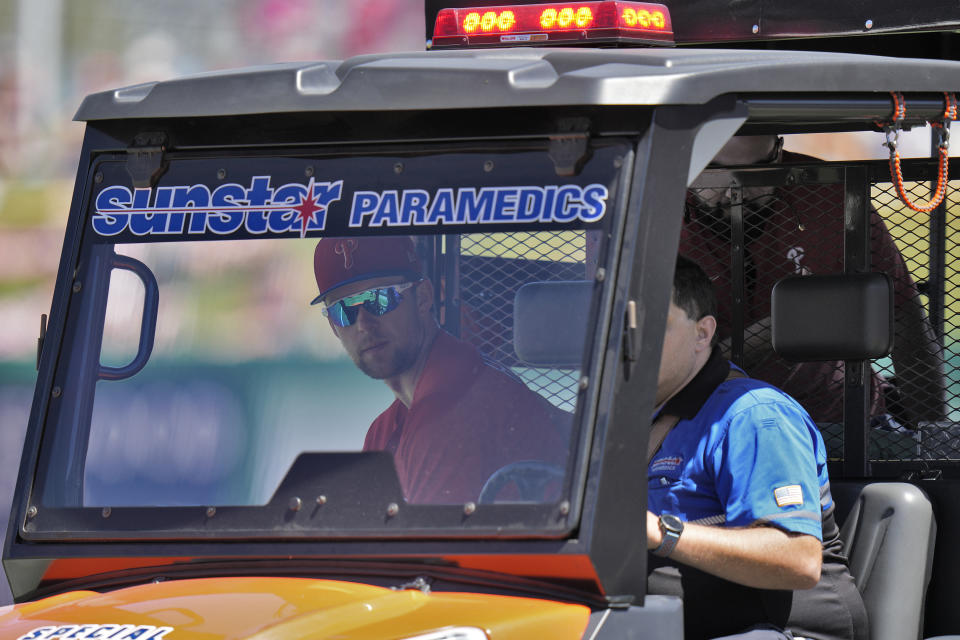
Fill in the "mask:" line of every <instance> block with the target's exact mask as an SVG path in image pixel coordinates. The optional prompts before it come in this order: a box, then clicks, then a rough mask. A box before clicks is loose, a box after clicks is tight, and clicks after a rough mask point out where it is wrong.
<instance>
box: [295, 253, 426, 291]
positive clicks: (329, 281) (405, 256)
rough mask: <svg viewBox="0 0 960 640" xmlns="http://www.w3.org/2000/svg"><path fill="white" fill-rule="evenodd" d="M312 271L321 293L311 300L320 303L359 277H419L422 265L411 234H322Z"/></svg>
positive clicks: (414, 278)
mask: <svg viewBox="0 0 960 640" xmlns="http://www.w3.org/2000/svg"><path fill="white" fill-rule="evenodd" d="M313 273H314V275H315V276H316V277H317V286H318V287H319V288H320V295H318V296H317V297H316V298H314V299H313V302H311V303H310V304H317V303H318V302H321V301H322V300H323V297H324V296H325V295H327V294H328V293H330V292H331V291H333V290H334V289H336V288H337V287H342V286H343V285H345V284H350V283H351V282H357V281H358V280H366V279H367V278H379V277H382V276H404V277H406V278H408V279H409V280H420V279H422V278H423V266H422V265H421V264H420V258H418V257H417V252H416V249H414V246H413V240H411V239H410V236H371V237H365V238H321V239H320V242H318V243H317V248H316V250H315V251H314V252H313Z"/></svg>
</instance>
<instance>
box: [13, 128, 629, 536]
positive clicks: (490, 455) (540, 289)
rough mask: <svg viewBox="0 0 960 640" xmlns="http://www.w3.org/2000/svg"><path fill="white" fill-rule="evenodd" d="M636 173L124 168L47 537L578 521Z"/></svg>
mask: <svg viewBox="0 0 960 640" xmlns="http://www.w3.org/2000/svg"><path fill="white" fill-rule="evenodd" d="M628 161H629V154H628V152H627V147H626V146H624V145H620V144H616V143H605V144H603V145H598V146H597V147H596V148H595V149H593V150H592V154H591V158H590V160H589V162H588V163H587V164H586V165H585V166H584V167H583V169H582V171H580V172H579V173H578V174H577V175H575V176H566V177H564V176H559V175H557V171H556V170H555V167H554V164H553V162H552V161H551V160H550V158H549V156H548V154H547V153H546V150H545V149H538V148H533V147H531V146H530V145H525V146H521V147H517V148H505V149H500V150H497V151H496V152H484V153H481V152H461V151H456V150H449V149H444V150H440V149H438V150H429V151H426V152H425V151H422V150H421V151H420V152H416V153H415V152H408V153H391V154H389V155H388V154H383V155H367V156H357V155H349V156H348V155H347V154H342V153H329V152H328V153H322V154H321V153H317V154H314V155H309V156H303V157H300V156H297V157H285V158H277V157H258V158H251V157H243V158H231V159H226V160H225V159H223V158H220V159H218V160H216V161H211V160H206V159H197V158H190V157H184V158H182V159H178V158H172V159H171V161H170V164H169V167H168V168H167V170H166V172H165V173H164V175H163V176H162V178H161V179H160V180H159V182H158V183H157V184H156V185H155V186H153V187H152V188H151V187H149V186H148V187H141V188H137V187H136V186H135V185H133V184H132V183H131V179H130V172H129V171H128V170H127V168H128V165H127V161H126V159H125V158H124V159H120V158H117V159H109V158H108V159H104V160H102V161H101V162H99V163H98V164H97V165H96V166H95V167H94V169H93V170H92V172H91V176H90V178H91V184H90V190H91V195H90V204H89V212H88V217H87V222H86V228H85V230H84V241H83V245H82V254H83V255H81V256H80V258H79V260H78V265H77V279H76V282H75V284H74V289H73V293H72V298H71V302H70V309H69V315H68V326H67V331H66V335H67V336H68V339H69V340H71V342H69V343H68V345H69V346H66V347H65V356H64V358H63V361H62V362H61V363H60V367H59V369H58V373H57V375H58V377H62V378H63V380H64V381H65V382H64V384H63V385H62V386H61V387H60V395H59V396H58V397H57V398H56V402H53V403H52V404H51V410H50V412H49V415H48V423H47V424H48V428H47V430H46V432H45V436H44V440H43V443H42V451H43V455H44V456H45V464H43V465H41V467H40V468H41V469H45V470H46V473H45V474H44V475H42V476H41V477H38V478H36V479H35V483H36V487H35V495H39V496H41V497H40V501H39V506H40V508H39V513H37V514H36V515H35V517H33V518H31V519H30V520H28V522H27V526H26V531H25V534H26V535H31V534H32V535H35V536H38V537H56V536H57V534H56V533H55V531H54V530H55V529H57V528H58V527H63V526H64V524H63V523H64V522H65V520H64V518H66V521H67V522H69V523H70V524H67V525H66V526H65V527H66V528H68V529H71V530H74V533H76V530H82V531H91V532H93V531H99V532H100V533H101V534H102V531H103V529H104V528H106V529H108V530H110V531H113V532H115V533H116V535H118V536H121V537H137V536H141V535H147V536H159V537H164V536H165V535H168V534H169V533H170V532H171V527H172V528H173V530H174V531H176V532H177V534H178V535H182V534H183V533H189V532H190V531H192V530H196V531H198V532H199V531H201V530H204V531H206V532H207V534H209V531H210V530H218V527H222V530H223V531H224V532H227V531H229V532H231V533H234V534H235V533H237V532H238V531H240V532H244V531H245V532H246V533H248V534H249V533H253V534H254V535H256V534H257V532H259V533H260V534H262V535H267V534H269V535H271V536H278V535H279V536H283V535H287V534H291V535H293V534H294V533H295V534H296V535H302V534H303V532H304V531H311V530H312V531H316V532H318V534H319V535H322V534H323V533H324V532H327V533H330V532H336V533H337V534H338V535H342V534H343V533H344V532H352V533H353V534H361V535H362V534H363V533H364V532H377V531H380V532H381V533H382V531H383V530H384V528H385V527H391V526H392V527H395V528H396V529H397V530H403V529H407V528H417V529H422V528H424V527H432V528H440V529H446V530H449V531H451V532H452V533H457V532H460V531H468V530H471V529H470V528H471V527H479V528H481V529H483V528H486V527H494V528H497V529H502V527H503V519H504V518H509V520H510V521H511V522H520V523H521V525H522V526H521V528H520V529H519V530H518V533H522V532H523V531H525V530H526V531H528V530H529V528H530V527H533V528H540V529H548V530H556V531H560V530H562V529H563V528H564V526H565V525H564V524H563V519H560V521H559V524H557V522H558V521H557V518H556V515H557V513H560V512H563V513H569V512H570V504H571V500H573V501H574V502H576V499H575V495H577V494H578V492H579V489H578V488H577V487H576V486H575V482H574V478H575V477H576V476H577V472H576V470H577V468H578V466H579V465H580V459H581V454H582V453H583V452H584V449H585V447H584V442H585V438H587V437H588V435H589V434H587V433H585V432H582V430H581V429H580V428H579V426H578V425H579V424H580V423H581V419H580V416H581V415H582V413H583V412H584V411H585V410H586V407H587V406H588V404H589V403H588V402H587V401H586V399H587V398H588V397H589V396H590V389H589V387H588V386H587V385H584V384H583V383H582V382H581V379H582V378H584V377H585V376H586V375H587V374H589V373H590V370H591V368H592V367H594V366H598V364H597V363H596V362H595V361H594V358H593V357H592V356H591V353H592V350H593V345H594V342H595V340H596V339H597V338H596V336H597V332H598V331H599V330H602V328H600V327H598V326H596V323H595V322H594V321H593V319H595V318H597V317H603V314H601V313H598V309H599V307H600V305H601V304H604V303H605V296H604V292H605V289H604V284H603V278H602V270H603V269H604V268H605V265H606V261H607V260H608V259H609V256H608V253H609V251H608V246H607V242H606V240H605V239H606V238H609V237H610V235H611V229H612V228H613V224H614V222H613V221H614V220H615V219H616V218H617V217H618V213H617V208H618V206H619V203H618V202H617V199H618V198H617V194H618V192H619V190H620V188H621V186H620V184H619V181H620V179H621V177H620V176H621V171H622V170H623V166H624V164H625V162H628ZM598 271H599V272H601V276H600V277H598ZM67 380H69V381H70V382H66V381H67ZM441 507H444V508H441ZM170 511H176V512H177V513H180V512H182V513H184V514H189V515H185V516H184V517H182V518H179V519H176V520H175V524H173V525H171V524H170V523H171V519H170V518H169V517H167V516H164V515H161V514H163V513H169V512H170ZM447 511H450V513H456V517H455V518H454V517H450V516H446V515H438V514H442V513H445V512H447ZM507 511H509V512H510V513H511V515H509V516H507V515H502V514H506V513H507ZM501 512H502V514H501V515H497V514H498V513H501ZM465 513H466V514H467V515H468V516H473V514H474V513H476V517H473V518H472V520H471V518H464V514H465ZM485 513H486V514H487V515H484V514H485ZM518 514H519V515H518ZM524 514H526V515H524ZM44 516H46V518H45V517H44ZM524 522H526V523H527V525H529V526H526V525H523V523H524ZM91 535H92V533H91Z"/></svg>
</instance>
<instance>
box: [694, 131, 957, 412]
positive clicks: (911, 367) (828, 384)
mask: <svg viewBox="0 0 960 640" xmlns="http://www.w3.org/2000/svg"><path fill="white" fill-rule="evenodd" d="M782 144H783V139H782V138H777V137H776V136H772V135H771V136H738V137H735V138H732V139H731V141H730V142H728V143H727V145H726V146H724V148H723V149H722V150H721V151H720V153H719V154H717V156H716V157H715V158H714V164H717V165H724V166H732V165H740V164H762V163H770V164H775V163H776V164H780V163H782V164H788V163H798V162H803V163H815V162H819V161H818V160H817V159H816V158H811V157H809V156H803V155H800V154H795V153H790V152H788V151H783V149H782ZM729 203H730V193H729V189H724V188H705V187H704V184H703V178H702V177H701V178H698V180H697V181H695V182H694V184H693V185H692V188H691V191H690V194H689V196H688V200H687V211H686V215H685V218H684V225H683V231H682V234H681V240H680V253H681V254H683V255H686V256H689V257H690V258H692V259H694V260H696V261H697V262H698V263H699V264H700V265H701V266H702V267H703V269H704V271H706V272H707V274H709V275H710V277H711V279H712V280H713V282H714V286H715V288H716V291H717V297H718V303H719V308H718V312H719V313H718V324H719V326H718V331H719V333H720V337H721V339H724V340H729V338H730V333H731V330H732V311H733V306H732V305H734V304H736V302H735V301H734V300H733V297H734V295H733V291H734V287H733V278H734V277H735V276H736V274H734V273H733V269H732V262H731V246H732V241H731V222H730V206H729ZM843 203H844V191H843V185H842V184H805V185H794V186H789V187H777V188H773V187H746V188H744V189H743V204H744V206H743V211H744V220H743V226H744V231H743V234H744V246H743V249H744V264H745V274H744V287H743V290H744V299H743V300H742V301H741V302H740V305H741V308H742V309H743V318H744V319H743V322H744V326H745V331H744V338H745V349H744V366H745V368H746V370H747V371H748V372H749V373H750V375H752V376H753V377H756V378H759V379H761V380H765V381H767V382H770V383H771V384H773V385H775V386H777V387H779V388H781V389H782V390H784V391H786V392H787V393H788V394H790V395H791V396H793V397H794V398H796V399H797V400H798V401H799V402H800V403H801V404H802V405H803V406H804V408H806V409H807V410H808V411H809V412H810V415H811V416H813V418H814V420H816V421H817V422H841V421H842V420H843V386H844V373H843V367H842V363H839V362H803V363H795V362H787V361H785V360H782V359H780V358H778V357H776V356H775V355H774V354H773V352H772V350H771V349H770V339H769V336H770V333H769V330H770V321H769V317H770V291H771V289H772V288H773V285H774V284H775V283H776V282H777V281H778V280H780V279H781V278H784V277H786V276H790V275H808V274H812V273H816V274H828V273H842V272H843V271H844V248H843V242H844V214H843V206H844V204H843ZM870 258H871V269H872V270H874V271H880V272H884V273H886V274H887V275H889V276H890V278H891V279H892V281H893V287H894V294H895V295H894V305H895V313H894V317H895V332H896V335H895V340H894V348H893V353H892V354H891V357H892V360H893V365H894V369H895V371H896V377H897V390H898V392H899V395H900V397H901V405H902V408H901V411H900V412H899V414H898V416H897V417H898V418H899V419H900V420H901V421H903V422H905V423H907V424H908V425H910V426H912V427H914V428H915V427H916V425H917V422H918V421H921V420H935V419H937V418H939V417H942V415H943V398H944V377H943V371H942V365H941V357H940V353H939V352H940V348H939V344H938V342H937V339H936V337H935V336H934V334H933V330H932V328H931V326H930V324H929V322H928V321H927V318H926V314H925V311H924V308H923V304H922V302H921V300H920V297H919V293H918V292H917V289H916V286H915V284H914V282H913V279H912V278H911V276H910V273H909V271H908V269H907V266H906V264H905V263H904V260H903V257H902V256H901V255H900V251H899V250H898V249H897V246H896V244H895V243H894V241H893V238H892V237H891V236H890V233H889V231H888V230H887V227H886V224H885V223H884V221H883V219H882V218H881V217H880V215H879V214H878V213H877V212H876V211H875V210H874V209H873V208H871V209H870ZM885 385H886V383H885V382H884V381H883V380H882V379H881V378H880V376H879V375H878V374H877V373H876V372H874V374H873V379H872V381H871V390H872V403H871V415H873V416H877V415H881V414H884V413H885V412H886V411H887V410H888V409H889V407H886V406H885V404H884V398H883V395H882V393H881V390H882V388H883V387H884V386H885Z"/></svg>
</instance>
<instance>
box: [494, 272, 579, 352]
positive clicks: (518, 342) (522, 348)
mask: <svg viewBox="0 0 960 640" xmlns="http://www.w3.org/2000/svg"><path fill="white" fill-rule="evenodd" d="M592 297H593V282H592V281H586V280H583V281H581V280H577V281H570V282H566V281H556V282H528V283H527V284H525V285H523V286H522V287H520V288H519V289H517V294H516V297H515V298H514V303H513V348H514V351H516V352H517V357H518V358H519V359H520V360H522V361H523V362H525V363H526V364H530V365H533V366H543V367H580V366H581V365H582V360H583V346H584V341H585V339H586V333H587V320H588V317H589V316H588V314H589V312H590V303H591V298H592Z"/></svg>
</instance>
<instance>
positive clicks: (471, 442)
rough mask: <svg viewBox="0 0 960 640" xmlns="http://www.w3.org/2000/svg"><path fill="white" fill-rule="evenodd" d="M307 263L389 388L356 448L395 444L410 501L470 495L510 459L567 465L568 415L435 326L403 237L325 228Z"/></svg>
mask: <svg viewBox="0 0 960 640" xmlns="http://www.w3.org/2000/svg"><path fill="white" fill-rule="evenodd" d="M314 273H315V275H316V278H317V285H318V287H319V288H320V295H318V296H317V298H316V299H315V300H314V301H313V303H312V304H317V303H323V304H324V315H326V316H327V319H328V321H329V323H330V327H331V329H332V330H333V332H334V334H335V335H336V336H337V338H339V340H340V342H341V344H342V345H343V348H344V349H345V350H346V352H347V354H348V355H349V356H350V358H351V359H352V360H353V361H354V363H355V364H356V365H357V367H358V368H359V369H360V370H361V371H363V372H364V373H365V374H367V375H368V376H370V377H371V378H375V379H378V380H383V381H384V383H386V385H387V386H388V387H389V388H390V390H391V391H393V393H394V395H395V396H396V400H395V401H394V402H393V404H391V405H390V406H389V407H388V408H387V409H386V410H385V411H384V412H383V413H381V414H380V415H379V416H378V417H377V418H376V419H375V420H374V421H373V424H372V425H370V429H369V430H368V431H367V436H366V440H365V442H364V445H363V448H364V450H365V451H381V450H383V451H389V452H391V453H392V454H393V458H394V464H395V466H396V469H397V475H398V476H399V479H400V485H401V486H402V487H403V490H404V495H405V497H406V499H407V500H408V501H409V502H429V503H466V502H471V501H476V500H477V499H478V497H479V495H480V492H481V490H482V489H483V487H484V484H485V483H486V481H487V480H488V479H489V478H490V476H491V475H493V474H494V473H495V472H496V471H497V470H498V469H501V468H502V467H504V466H506V465H508V464H510V463H514V462H520V461H527V460H535V461H540V462H546V463H548V464H551V465H556V466H558V467H560V468H562V467H563V465H564V464H565V462H566V450H567V442H566V437H565V436H563V435H561V434H562V433H565V431H566V429H567V428H568V427H569V421H570V416H569V415H567V414H566V413H564V412H562V411H560V410H558V409H556V408H554V407H553V406H552V405H551V404H550V403H549V402H547V401H546V400H545V399H544V398H542V397H541V396H539V395H537V394H536V393H534V392H532V391H530V390H529V389H528V388H527V387H526V386H525V385H524V384H523V383H522V382H520V381H519V380H518V379H516V378H514V377H513V376H512V375H511V374H509V373H507V372H506V371H505V370H504V369H501V368H499V367H497V366H495V365H493V364H492V363H490V362H487V361H486V360H485V359H484V358H483V357H482V356H481V355H480V353H479V352H478V351H477V350H476V349H475V348H474V347H472V346H471V345H469V344H466V343H464V342H461V341H460V340H457V339H456V338H454V337H453V336H451V335H450V334H448V333H446V332H445V331H443V330H441V329H440V327H439V326H438V325H437V321H436V319H435V317H434V314H433V298H434V290H433V285H432V283H431V282H430V280H428V279H426V278H424V277H423V269H422V267H421V264H420V260H419V258H418V257H417V254H416V251H415V250H414V245H413V242H412V241H411V240H410V238H409V237H407V236H398V237H370V238H324V239H321V240H320V241H319V242H318V243H317V247H316V251H315V252H314ZM507 491H509V489H507Z"/></svg>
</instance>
